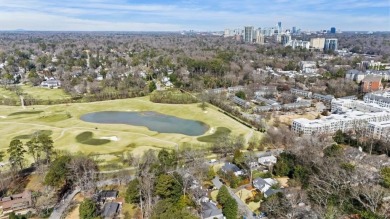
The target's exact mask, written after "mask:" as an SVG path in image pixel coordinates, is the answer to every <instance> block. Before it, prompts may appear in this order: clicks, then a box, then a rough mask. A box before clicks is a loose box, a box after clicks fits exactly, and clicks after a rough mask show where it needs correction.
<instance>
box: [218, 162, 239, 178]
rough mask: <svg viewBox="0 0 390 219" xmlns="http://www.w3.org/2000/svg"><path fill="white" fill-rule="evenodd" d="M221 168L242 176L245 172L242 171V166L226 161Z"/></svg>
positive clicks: (223, 170)
mask: <svg viewBox="0 0 390 219" xmlns="http://www.w3.org/2000/svg"><path fill="white" fill-rule="evenodd" d="M221 170H222V172H224V173H229V172H233V173H234V175H236V176H240V175H243V174H244V173H243V172H242V170H241V169H240V168H238V166H236V165H235V164H232V163H225V165H223V166H222V168H221Z"/></svg>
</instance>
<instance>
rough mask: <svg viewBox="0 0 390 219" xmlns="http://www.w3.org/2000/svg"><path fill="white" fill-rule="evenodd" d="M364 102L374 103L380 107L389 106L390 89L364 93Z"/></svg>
mask: <svg viewBox="0 0 390 219" xmlns="http://www.w3.org/2000/svg"><path fill="white" fill-rule="evenodd" d="M363 100H364V102H366V103H375V104H378V105H379V106H381V107H385V108H390V91H385V92H374V93H369V94H366V95H364V98H363Z"/></svg>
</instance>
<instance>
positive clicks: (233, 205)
mask: <svg viewBox="0 0 390 219" xmlns="http://www.w3.org/2000/svg"><path fill="white" fill-rule="evenodd" d="M222 213H223V215H225V217H226V219H237V215H238V205H237V202H236V200H234V198H232V197H229V198H228V199H227V200H226V202H225V204H224V205H223V207H222Z"/></svg>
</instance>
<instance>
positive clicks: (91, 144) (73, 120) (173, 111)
mask: <svg viewBox="0 0 390 219" xmlns="http://www.w3.org/2000/svg"><path fill="white" fill-rule="evenodd" d="M0 109H1V110H0V140H1V142H3V143H2V144H0V150H1V151H5V150H6V149H7V148H8V145H9V142H10V141H11V140H12V139H14V138H18V139H21V140H22V141H24V142H25V141H27V140H28V139H29V138H30V137H31V135H32V134H33V133H34V132H37V131H40V130H50V131H51V137H52V138H53V141H54V146H55V149H58V150H66V151H69V152H83V153H86V154H99V155H101V156H103V157H104V159H108V160H110V159H111V160H113V159H117V157H115V156H112V154H116V155H117V154H123V153H127V151H130V152H132V153H133V154H136V155H141V154H142V153H143V152H144V151H146V150H149V149H157V150H158V149H162V148H166V149H177V148H178V147H179V146H180V145H182V144H183V143H197V144H199V143H200V144H204V145H205V146H207V144H206V143H205V142H213V139H214V138H218V136H220V135H222V134H223V133H228V132H229V131H230V132H231V133H232V134H234V135H243V136H245V137H250V136H251V135H252V131H251V129H249V128H248V127H246V126H244V125H242V124H240V123H239V122H237V121H235V120H234V119H232V118H230V117H228V116H226V115H224V114H222V113H220V112H218V108H215V107H213V106H209V107H207V109H206V111H203V110H202V109H201V108H200V107H198V105H197V104H196V103H195V104H158V103H152V102H151V101H149V97H141V98H132V99H123V100H111V101H102V102H93V103H74V104H59V105H50V106H47V105H40V106H26V108H25V109H23V108H22V107H21V106H0ZM98 111H128V112H130V111H155V112H159V113H162V114H166V115H171V116H176V117H179V118H183V119H190V120H197V121H201V122H203V123H205V124H207V125H208V127H209V130H208V131H207V132H206V133H205V134H204V135H203V136H187V135H183V134H174V133H158V132H155V131H150V130H149V129H148V128H146V127H142V126H132V125H126V124H97V123H89V122H84V121H82V120H80V119H79V118H80V116H82V115H84V114H86V113H91V112H98ZM172 125H174V124H172ZM199 137H200V138H199ZM105 155H110V156H105ZM26 156H27V157H28V155H26Z"/></svg>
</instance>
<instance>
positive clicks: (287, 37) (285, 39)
mask: <svg viewBox="0 0 390 219" xmlns="http://www.w3.org/2000/svg"><path fill="white" fill-rule="evenodd" d="M290 40H291V36H290V34H283V35H282V37H281V40H280V41H281V43H282V45H283V46H284V45H286V44H287V43H288V42H289V41H290Z"/></svg>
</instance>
